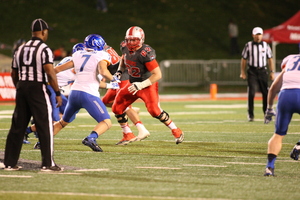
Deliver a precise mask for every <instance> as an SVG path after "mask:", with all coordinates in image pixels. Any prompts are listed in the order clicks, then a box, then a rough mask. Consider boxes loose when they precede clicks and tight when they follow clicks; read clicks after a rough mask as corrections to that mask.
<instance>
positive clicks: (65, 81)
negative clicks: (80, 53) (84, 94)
mask: <svg viewBox="0 0 300 200" xmlns="http://www.w3.org/2000/svg"><path fill="white" fill-rule="evenodd" d="M71 60H72V56H68V57H65V58H64V59H62V60H61V61H60V62H59V63H58V64H57V65H56V66H59V65H62V64H64V63H66V62H69V61H71ZM56 77H57V82H58V86H59V87H64V86H66V85H69V84H70V83H72V82H74V80H75V74H74V72H73V69H72V68H71V69H67V70H65V71H61V72H59V73H57V74H56Z"/></svg>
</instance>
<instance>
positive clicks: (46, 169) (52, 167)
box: [41, 165, 64, 172]
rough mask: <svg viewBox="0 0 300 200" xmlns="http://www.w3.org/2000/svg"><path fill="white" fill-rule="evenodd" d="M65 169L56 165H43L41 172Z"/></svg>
mask: <svg viewBox="0 0 300 200" xmlns="http://www.w3.org/2000/svg"><path fill="white" fill-rule="evenodd" d="M63 170H64V169H63V168H60V167H59V166H57V165H54V166H50V167H49V166H48V167H46V166H43V167H42V169H41V172H61V171H63Z"/></svg>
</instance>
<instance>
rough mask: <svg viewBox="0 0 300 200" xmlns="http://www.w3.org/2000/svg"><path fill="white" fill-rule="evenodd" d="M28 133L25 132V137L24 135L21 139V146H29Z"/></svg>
mask: <svg viewBox="0 0 300 200" xmlns="http://www.w3.org/2000/svg"><path fill="white" fill-rule="evenodd" d="M28 134H29V133H27V132H25V135H24V139H23V144H30V142H29V141H28V138H29V136H28Z"/></svg>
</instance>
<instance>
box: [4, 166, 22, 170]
mask: <svg viewBox="0 0 300 200" xmlns="http://www.w3.org/2000/svg"><path fill="white" fill-rule="evenodd" d="M20 169H22V167H21V166H17V165H16V166H14V167H11V166H5V168H4V170H6V171H18V170H20Z"/></svg>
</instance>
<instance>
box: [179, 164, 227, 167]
mask: <svg viewBox="0 0 300 200" xmlns="http://www.w3.org/2000/svg"><path fill="white" fill-rule="evenodd" d="M183 166H190V167H227V166H226V165H200V164H184V165H183Z"/></svg>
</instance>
